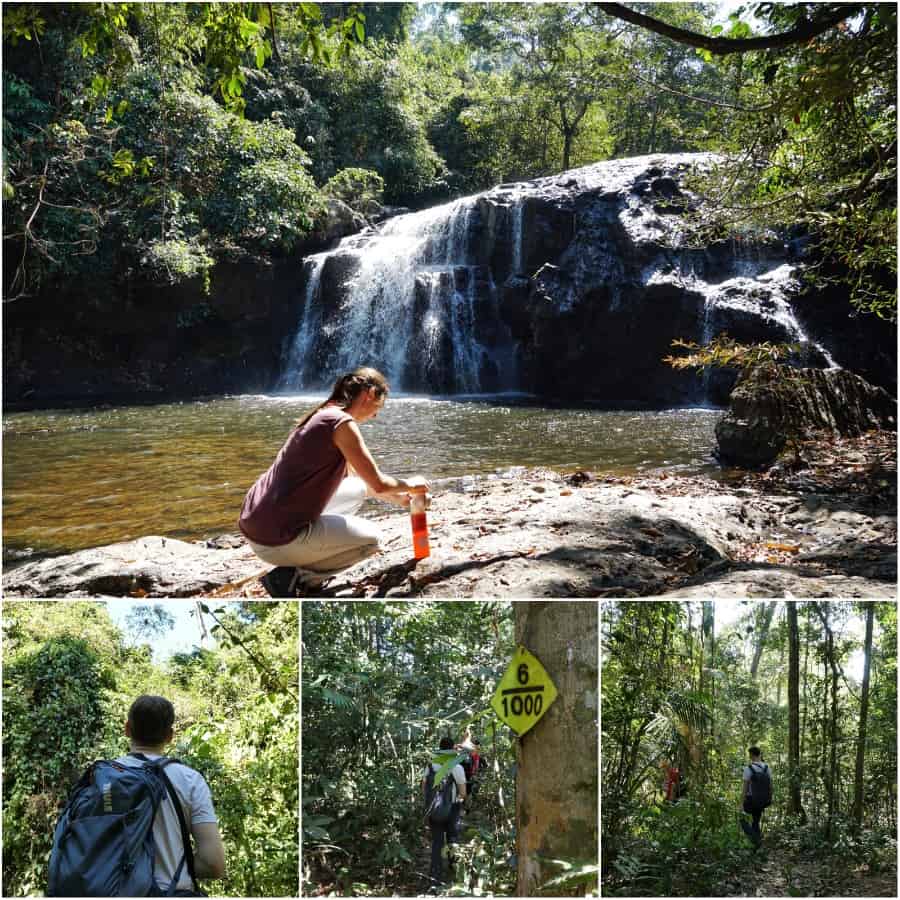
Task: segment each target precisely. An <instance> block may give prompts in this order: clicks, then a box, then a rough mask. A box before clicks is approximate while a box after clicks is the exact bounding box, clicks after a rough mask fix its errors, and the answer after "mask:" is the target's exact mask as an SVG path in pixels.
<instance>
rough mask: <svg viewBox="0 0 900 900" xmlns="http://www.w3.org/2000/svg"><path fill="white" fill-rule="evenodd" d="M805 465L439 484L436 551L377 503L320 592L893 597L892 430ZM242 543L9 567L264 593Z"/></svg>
mask: <svg viewBox="0 0 900 900" xmlns="http://www.w3.org/2000/svg"><path fill="white" fill-rule="evenodd" d="M804 456H805V458H806V460H807V463H808V464H807V465H806V466H805V467H804V468H802V469H799V470H796V471H795V470H789V469H784V468H777V467H776V468H775V469H773V470H770V471H769V472H767V473H763V474H758V473H750V474H748V473H742V474H734V475H731V476H729V477H725V476H724V475H723V476H722V477H719V478H711V477H704V476H679V475H666V474H661V475H637V476H612V475H605V476H598V475H594V474H591V473H589V472H580V471H579V472H574V473H571V474H567V475H562V474H559V473H557V472H554V471H550V470H537V469H532V470H526V469H515V470H510V471H508V472H506V473H503V474H500V475H494V476H489V477H486V478H483V479H456V480H453V481H450V482H446V483H441V484H437V485H435V486H434V487H433V492H434V497H433V502H432V506H431V509H430V511H429V525H430V531H431V556H430V557H429V558H427V559H424V560H421V561H419V562H418V563H417V562H416V561H415V560H412V559H411V536H410V528H409V520H408V517H407V516H406V514H405V513H404V512H403V511H402V510H399V509H393V508H387V507H385V506H383V505H380V504H374V503H373V504H372V505H371V509H370V510H368V511H367V512H366V516H367V517H369V518H372V519H373V520H375V521H377V522H378V523H379V525H380V526H381V529H382V534H383V539H382V548H383V549H382V552H381V553H380V554H378V555H376V556H374V557H371V558H370V559H368V560H365V561H364V562H362V563H359V564H358V565H356V566H354V567H353V568H352V569H349V570H348V571H347V572H346V573H342V574H341V575H340V576H338V577H337V578H336V579H334V580H333V581H332V582H331V583H329V584H328V585H326V587H325V588H324V589H323V590H321V591H319V592H318V594H317V595H318V596H324V597H388V596H391V597H435V598H439V597H471V596H491V597H498V598H501V597H648V596H672V597H720V598H744V597H820V598H827V597H867V598H875V597H894V596H895V594H896V584H897V530H896V524H897V516H896V511H897V470H896V435H895V434H894V433H891V432H875V433H871V434H869V435H866V436H864V437H862V438H856V439H841V438H838V439H829V440H824V441H823V440H820V441H817V442H815V443H811V444H809V445H808V446H806V447H805V448H804ZM268 568H269V567H268V566H265V565H264V564H262V563H260V561H259V560H258V559H256V557H255V556H254V555H253V553H252V552H251V551H250V549H249V547H248V546H247V545H246V543H245V542H244V541H243V538H242V537H241V536H240V535H223V536H221V537H219V538H216V539H214V540H209V541H197V542H192V543H188V542H184V541H177V540H172V539H169V538H164V537H146V538H141V539H139V540H137V541H129V542H127V543H122V544H115V545H111V546H109V547H101V548H95V549H93V550H85V551H81V552H79V553H75V554H71V555H68V556H61V557H55V558H51V559H43V560H36V561H33V562H29V563H26V564H25V565H22V566H19V567H18V568H15V569H11V570H9V571H7V572H4V576H3V588H4V593H5V595H6V596H7V597H17V596H24V597H57V596H70V597H91V596H132V597H166V596H168V597H172V596H180V597H185V596H205V597H222V598H230V597H264V596H265V591H264V589H263V587H262V585H261V583H260V581H259V578H260V576H261V575H262V574H264V573H265V572H266V571H268Z"/></svg>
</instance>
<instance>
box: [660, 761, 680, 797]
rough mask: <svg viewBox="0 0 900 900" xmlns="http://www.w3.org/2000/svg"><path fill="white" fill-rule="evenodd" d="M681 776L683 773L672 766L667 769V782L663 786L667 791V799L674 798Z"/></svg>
mask: <svg viewBox="0 0 900 900" xmlns="http://www.w3.org/2000/svg"><path fill="white" fill-rule="evenodd" d="M680 777H681V773H680V772H679V771H678V769H676V768H675V767H674V766H672V768H671V769H667V770H666V783H665V785H664V787H663V790H664V791H665V792H666V800H674V799H675V792H676V790H677V788H678V780H679V778H680Z"/></svg>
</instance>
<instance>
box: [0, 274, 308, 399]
mask: <svg viewBox="0 0 900 900" xmlns="http://www.w3.org/2000/svg"><path fill="white" fill-rule="evenodd" d="M296 279H297V274H296V266H295V265H294V264H287V263H285V262H284V261H281V262H274V263H272V264H270V265H263V264H261V263H259V262H249V261H245V262H242V263H220V264H219V265H217V266H216V269H215V271H214V273H213V280H212V285H211V291H210V293H209V294H208V295H207V294H205V293H204V291H203V287H202V285H200V284H196V283H185V284H180V285H177V286H175V287H161V286H159V285H154V284H148V283H146V282H141V281H138V280H131V281H124V282H113V281H105V282H100V283H96V284H86V283H83V282H82V283H75V282H70V283H67V284H61V285H59V286H58V289H57V292H56V294H55V296H54V297H53V298H52V299H50V300H46V299H43V298H41V297H35V298H32V299H26V300H18V301H16V302H15V303H12V304H10V305H9V306H8V307H6V308H5V310H4V321H3V326H4V327H3V359H4V364H3V388H4V405H5V407H6V408H7V409H8V408H17V407H18V408H22V407H24V408H29V407H40V406H55V405H63V404H65V405H68V404H73V403H76V404H77V403H90V404H94V403H98V402H120V401H121V402H133V401H135V400H137V399H140V400H145V401H146V400H160V399H164V398H182V397H192V396H199V395H202V394H222V393H227V392H235V393H248V392H263V391H266V390H268V389H269V388H270V387H271V385H272V383H273V382H274V381H275V379H276V378H277V377H278V371H279V368H280V365H281V358H280V352H281V345H282V342H283V341H284V336H285V333H286V332H288V331H289V330H290V328H291V327H292V319H293V317H292V315H291V311H292V308H293V303H294V297H295V292H296Z"/></svg>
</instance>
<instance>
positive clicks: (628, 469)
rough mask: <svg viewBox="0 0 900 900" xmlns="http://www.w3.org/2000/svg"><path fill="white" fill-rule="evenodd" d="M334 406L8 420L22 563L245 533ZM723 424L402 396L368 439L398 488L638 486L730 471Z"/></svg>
mask: <svg viewBox="0 0 900 900" xmlns="http://www.w3.org/2000/svg"><path fill="white" fill-rule="evenodd" d="M321 399H322V397H321V396H320V395H311V394H306V395H292V396H286V395H285V396H281V395H273V396H239V397H225V398H216V399H211V400H199V401H190V402H184V403H166V404H159V405H154V406H122V407H111V408H110V407H105V408H98V409H89V410H42V411H38V412H26V413H11V414H9V415H5V416H4V418H3V546H4V558H5V559H6V560H7V561H8V562H12V561H14V560H20V559H23V558H28V557H33V556H35V555H43V554H57V553H63V552H68V551H72V550H78V549H82V548H85V547H94V546H99V545H101V544H109V543H113V542H115V541H122V540H128V539H131V538H136V537H140V536H142V535H150V534H161V535H167V536H171V537H177V538H182V539H193V538H201V537H208V536H210V535H215V534H221V533H222V532H229V531H235V530H236V527H237V526H236V520H237V516H238V512H239V510H240V506H241V501H242V499H243V496H244V493H245V491H246V490H247V488H248V487H249V486H250V485H251V484H252V483H253V481H254V480H255V478H256V476H257V475H258V474H259V473H260V472H261V471H262V470H263V469H265V468H266V467H267V466H268V465H269V463H270V462H271V461H272V459H273V458H274V456H275V454H276V452H277V451H278V448H279V447H280V446H281V443H282V441H283V440H284V438H285V437H286V435H287V433H288V431H289V429H290V426H291V423H292V422H293V421H294V420H295V419H296V418H298V417H300V416H301V415H303V414H304V413H305V412H306V411H308V410H309V409H310V408H311V407H312V406H313V405H315V404H316V403H318V402H320V401H321ZM720 415H721V411H719V410H711V409H674V410H663V411H658V412H648V411H640V412H627V411H624V412H623V411H616V412H607V411H600V410H590V409H558V408H552V407H548V406H542V405H539V404H536V403H534V402H533V401H530V400H529V399H528V398H525V397H521V396H509V395H499V396H491V397H484V396H482V397H453V398H436V397H422V396H402V395H401V396H396V395H392V396H391V398H390V399H389V401H388V403H387V406H386V407H385V409H384V410H383V411H382V412H381V413H380V415H379V416H378V418H377V419H376V420H375V421H373V422H370V423H367V424H366V425H364V426H363V434H364V435H365V437H366V441H367V443H368V444H369V447H370V448H371V450H372V452H373V454H374V456H375V458H376V460H377V461H378V462H379V465H380V466H381V468H382V469H383V470H384V471H385V472H388V473H390V474H392V475H399V476H404V475H412V474H416V473H421V474H424V475H425V476H426V477H428V478H429V479H431V480H432V481H433V482H435V483H436V486H437V487H440V484H441V483H442V482H446V480H448V479H458V478H461V477H465V476H484V475H487V474H490V473H494V472H498V471H501V472H502V471H504V470H507V469H509V468H510V467H513V466H544V467H547V468H552V469H556V470H559V471H573V470H575V469H579V468H583V469H589V470H591V471H598V472H606V473H615V474H632V473H641V472H643V473H650V472H659V471H666V472H681V473H686V474H696V473H712V472H716V471H718V468H717V466H716V465H715V463H714V461H713V459H712V456H711V449H712V447H713V443H714V434H713V429H714V426H715V422H716V419H717V418H718V417H719V416H720Z"/></svg>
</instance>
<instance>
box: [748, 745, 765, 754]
mask: <svg viewBox="0 0 900 900" xmlns="http://www.w3.org/2000/svg"><path fill="white" fill-rule="evenodd" d="M749 753H750V755H751V756H762V750H760V749H759V747H751V748H750V750H749Z"/></svg>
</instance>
